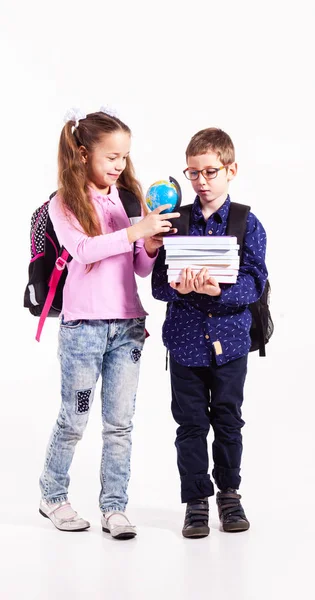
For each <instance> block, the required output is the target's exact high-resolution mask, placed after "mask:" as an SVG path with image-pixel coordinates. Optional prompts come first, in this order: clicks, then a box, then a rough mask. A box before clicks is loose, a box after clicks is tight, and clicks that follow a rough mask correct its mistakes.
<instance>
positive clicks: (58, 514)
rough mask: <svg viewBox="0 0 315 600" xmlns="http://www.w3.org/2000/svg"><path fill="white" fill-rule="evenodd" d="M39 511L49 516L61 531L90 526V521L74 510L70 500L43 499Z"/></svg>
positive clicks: (77, 529) (82, 529) (81, 529)
mask: <svg viewBox="0 0 315 600" xmlns="http://www.w3.org/2000/svg"><path fill="white" fill-rule="evenodd" d="M39 512H40V514H41V515H43V517H47V518H48V519H50V520H51V522H52V523H53V524H54V525H55V527H57V529H60V530H61V531H84V529H88V528H89V527H90V523H89V522H88V521H85V519H82V518H81V517H79V516H78V513H76V512H75V510H73V508H72V506H71V504H70V502H67V501H66V500H64V501H63V502H47V501H46V500H43V499H42V500H41V501H40V505H39Z"/></svg>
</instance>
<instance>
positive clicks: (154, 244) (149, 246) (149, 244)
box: [144, 228, 177, 258]
mask: <svg viewBox="0 0 315 600" xmlns="http://www.w3.org/2000/svg"><path fill="white" fill-rule="evenodd" d="M169 233H177V229H175V228H173V229H171V230H170V231H169ZM161 246H163V233H160V234H158V235H153V236H152V237H150V238H147V239H146V240H145V242H144V247H145V249H146V251H147V254H148V256H150V257H151V258H153V257H154V256H155V254H156V251H157V249H158V248H161Z"/></svg>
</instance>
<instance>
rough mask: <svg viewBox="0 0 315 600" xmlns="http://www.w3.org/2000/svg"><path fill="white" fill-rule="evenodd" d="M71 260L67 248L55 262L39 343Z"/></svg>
mask: <svg viewBox="0 0 315 600" xmlns="http://www.w3.org/2000/svg"><path fill="white" fill-rule="evenodd" d="M71 259H72V256H70V254H69V252H68V251H67V250H66V249H65V248H63V247H62V248H61V252H60V254H59V256H58V258H57V260H56V262H55V266H54V268H53V271H52V274H51V277H50V281H49V284H48V294H47V297H46V300H45V304H44V306H43V310H42V312H41V315H40V317H39V322H38V327H37V332H36V338H35V339H36V341H37V342H39V341H40V336H41V333H42V329H43V327H44V323H45V320H46V317H47V315H48V313H49V311H50V307H51V305H52V302H53V299H54V297H55V294H56V290H57V287H58V283H59V280H60V277H61V275H62V273H63V271H64V268H65V266H66V264H67V263H68V262H70V260H71Z"/></svg>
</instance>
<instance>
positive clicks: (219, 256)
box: [163, 235, 240, 283]
mask: <svg viewBox="0 0 315 600" xmlns="http://www.w3.org/2000/svg"><path fill="white" fill-rule="evenodd" d="M163 243H164V248H165V251H166V260H165V263H166V264H167V266H168V269H167V276H168V282H170V281H175V282H179V281H180V275H181V271H182V270H183V269H186V268H187V267H190V268H191V269H192V271H193V272H194V273H195V274H196V273H198V272H199V271H201V269H203V268H204V267H206V268H207V269H208V272H209V276H210V277H215V279H216V280H217V281H218V283H236V279H237V275H238V269H239V264H240V259H239V255H238V251H239V245H238V243H237V238H236V237H234V236H213V237H210V236H209V237H205V236H192V235H185V236H173V237H170V236H169V237H164V238H163Z"/></svg>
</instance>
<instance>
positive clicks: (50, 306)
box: [24, 189, 141, 342]
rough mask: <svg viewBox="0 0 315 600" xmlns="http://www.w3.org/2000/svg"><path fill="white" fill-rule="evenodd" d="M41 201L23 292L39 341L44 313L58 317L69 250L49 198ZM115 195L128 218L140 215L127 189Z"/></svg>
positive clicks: (32, 224)
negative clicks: (52, 214)
mask: <svg viewBox="0 0 315 600" xmlns="http://www.w3.org/2000/svg"><path fill="white" fill-rule="evenodd" d="M56 193H57V192H54V193H53V194H51V196H50V197H49V200H47V202H45V203H44V204H42V206H40V207H39V208H38V209H37V210H35V212H34V213H33V215H32V220H31V231H30V237H31V239H30V241H31V262H30V265H29V268H28V284H27V286H26V288H25V292H24V306H25V307H26V308H28V309H29V311H30V313H31V314H32V315H34V316H35V317H40V319H39V324H38V328H37V334H36V340H37V341H38V342H39V340H40V335H41V331H42V328H43V325H44V322H45V319H46V317H58V316H59V314H60V312H61V309H62V292H63V286H64V284H65V281H66V277H67V274H68V272H67V269H66V268H65V267H66V266H67V264H68V263H69V262H70V261H71V260H72V257H71V256H70V254H69V252H67V250H66V249H65V248H64V247H63V246H60V244H59V242H58V239H57V236H56V233H55V230H54V227H53V224H52V222H51V220H50V217H49V214H48V209H49V203H50V200H51V199H52V198H53V197H54V196H55V194H56ZM119 197H120V200H121V202H122V204H123V207H124V209H125V211H126V213H127V215H128V217H129V218H131V217H139V216H141V205H140V202H139V200H138V199H137V197H136V196H135V195H134V194H132V193H131V192H129V191H127V190H124V189H119Z"/></svg>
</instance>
